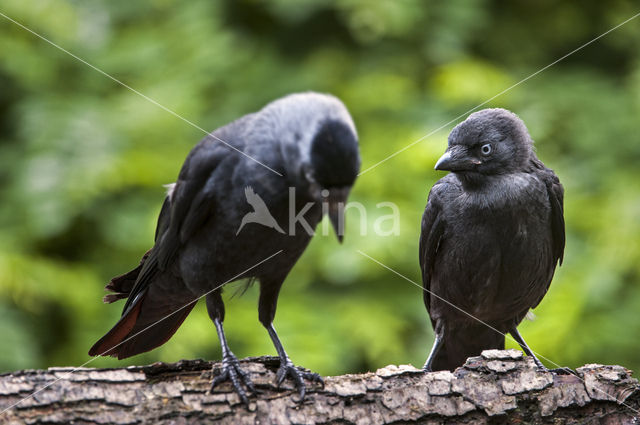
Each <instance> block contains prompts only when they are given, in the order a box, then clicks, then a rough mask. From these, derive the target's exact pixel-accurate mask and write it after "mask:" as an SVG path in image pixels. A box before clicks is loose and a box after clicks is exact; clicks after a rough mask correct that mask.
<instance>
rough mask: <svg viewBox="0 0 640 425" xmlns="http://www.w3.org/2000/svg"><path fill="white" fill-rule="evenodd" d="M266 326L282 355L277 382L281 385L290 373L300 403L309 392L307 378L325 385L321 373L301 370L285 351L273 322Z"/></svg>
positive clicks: (279, 353) (279, 354)
mask: <svg viewBox="0 0 640 425" xmlns="http://www.w3.org/2000/svg"><path fill="white" fill-rule="evenodd" d="M266 328H267V331H268V332H269V336H270V337H271V341H273V345H274V346H275V347H276V351H277V352H278V356H280V368H278V372H277V373H276V382H277V384H278V387H280V385H281V384H282V382H284V379H285V378H286V377H287V375H288V376H289V377H290V378H291V379H293V382H294V383H295V385H296V388H297V389H298V394H299V396H300V399H299V400H297V402H299V403H300V402H302V401H303V400H304V396H305V394H306V392H307V387H306V385H305V383H304V380H305V379H308V380H309V381H311V382H317V383H319V384H321V385H322V386H323V387H324V381H323V380H322V378H321V377H320V375H318V374H317V373H313V372H307V371H305V370H300V369H298V368H297V367H296V366H295V365H294V364H293V362H292V361H291V359H290V358H289V356H288V355H287V352H286V351H284V347H283V346H282V343H281V342H280V338H279V337H278V334H277V333H276V330H275V328H274V327H273V324H272V323H270V324H269V326H266Z"/></svg>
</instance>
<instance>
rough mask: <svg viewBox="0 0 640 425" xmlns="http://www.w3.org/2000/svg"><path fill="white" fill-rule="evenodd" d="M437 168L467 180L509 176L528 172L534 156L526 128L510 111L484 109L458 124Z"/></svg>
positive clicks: (450, 136)
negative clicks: (523, 170)
mask: <svg viewBox="0 0 640 425" xmlns="http://www.w3.org/2000/svg"><path fill="white" fill-rule="evenodd" d="M448 145H449V146H448V148H447V150H446V151H445V153H444V155H442V157H440V159H439V160H438V162H437V163H436V165H435V169H436V170H443V171H451V172H454V173H456V174H458V175H461V176H463V177H471V178H472V177H474V176H480V175H495V174H508V173H512V172H515V171H518V170H521V169H524V168H525V167H526V165H527V163H528V161H529V159H530V157H531V155H532V154H533V147H532V146H533V141H532V140H531V137H530V136H529V132H528V131H527V128H526V126H525V125H524V123H523V122H522V120H521V119H520V118H518V116H517V115H516V114H514V113H513V112H510V111H507V110H506V109H500V108H495V109H484V110H482V111H478V112H475V113H473V114H471V115H469V117H468V118H467V119H466V120H465V121H463V122H461V123H460V124H458V125H457V126H456V127H455V128H454V129H453V130H452V131H451V134H449V140H448Z"/></svg>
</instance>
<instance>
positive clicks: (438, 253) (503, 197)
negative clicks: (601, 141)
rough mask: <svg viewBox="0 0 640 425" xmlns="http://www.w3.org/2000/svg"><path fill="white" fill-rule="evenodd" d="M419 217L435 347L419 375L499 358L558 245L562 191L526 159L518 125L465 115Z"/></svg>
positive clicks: (487, 115)
mask: <svg viewBox="0 0 640 425" xmlns="http://www.w3.org/2000/svg"><path fill="white" fill-rule="evenodd" d="M435 169H436V170H443V171H450V173H449V174H447V175H446V176H445V177H443V178H441V179H440V180H438V182H436V184H435V185H434V186H433V187H432V188H431V191H430V193H429V197H428V200H427V206H426V208H425V211H424V215H423V217H422V229H421V235H420V266H421V269H422V282H423V287H424V289H425V291H424V303H425V306H426V307H427V311H428V312H429V316H430V318H431V324H432V326H433V329H434V332H435V342H434V344H433V348H432V349H431V353H430V354H429V357H428V359H427V361H426V363H425V365H424V369H425V370H427V371H431V370H453V369H455V368H457V367H459V366H461V365H463V364H464V362H465V360H466V359H467V358H468V357H470V356H477V355H479V354H480V353H481V352H482V350H487V349H504V342H505V337H504V334H506V333H507V332H508V333H510V334H511V335H512V336H513V338H514V339H515V340H516V341H517V342H518V344H520V346H521V347H522V349H523V350H524V351H525V352H526V354H527V355H529V356H531V357H533V359H534V360H535V362H536V364H537V365H538V366H539V367H540V368H544V366H543V365H542V363H541V362H540V360H538V358H537V357H536V356H535V355H534V353H533V352H532V351H531V349H530V348H529V347H528V346H527V344H526V343H525V341H524V339H523V338H522V336H520V334H519V333H518V329H517V326H518V324H519V323H520V322H521V321H522V319H523V318H524V317H525V315H526V314H527V312H528V311H529V309H531V308H534V307H536V306H537V305H538V304H539V303H540V301H541V300H542V298H543V297H544V295H545V293H546V292H547V289H548V288H549V285H550V284H551V279H552V277H553V274H554V271H555V269H556V265H557V264H558V263H560V264H562V258H563V253H564V245H565V231H564V217H563V197H564V189H563V187H562V185H561V184H560V181H559V179H558V177H557V176H556V175H555V174H554V172H553V171H552V170H550V169H549V168H547V167H545V166H544V164H543V163H542V162H541V161H540V160H539V159H538V157H537V156H536V154H535V152H534V150H533V141H532V139H531V137H530V136H529V132H528V131H527V128H526V127H525V125H524V123H523V122H522V120H520V118H518V116H517V115H515V114H514V113H512V112H510V111H507V110H505V109H485V110H482V111H479V112H475V113H473V114H471V115H470V116H469V117H468V118H467V119H466V120H465V121H463V122H462V123H460V124H459V125H458V126H456V127H455V128H454V129H453V130H452V131H451V134H450V135H449V140H448V148H447V150H446V151H445V153H444V155H442V157H441V158H440V159H439V160H438V162H437V163H436V165H435Z"/></svg>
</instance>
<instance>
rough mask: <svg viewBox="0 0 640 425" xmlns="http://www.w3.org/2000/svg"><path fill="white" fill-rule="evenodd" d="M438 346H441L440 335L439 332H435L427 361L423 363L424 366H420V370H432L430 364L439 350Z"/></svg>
mask: <svg viewBox="0 0 640 425" xmlns="http://www.w3.org/2000/svg"><path fill="white" fill-rule="evenodd" d="M440 348H442V337H441V336H440V333H439V332H436V334H435V339H434V341H433V346H432V347H431V352H430V353H429V357H427V361H426V362H425V363H424V366H422V370H424V371H425V372H433V371H432V370H431V365H432V363H433V359H434V358H435V357H436V355H437V354H438V351H440Z"/></svg>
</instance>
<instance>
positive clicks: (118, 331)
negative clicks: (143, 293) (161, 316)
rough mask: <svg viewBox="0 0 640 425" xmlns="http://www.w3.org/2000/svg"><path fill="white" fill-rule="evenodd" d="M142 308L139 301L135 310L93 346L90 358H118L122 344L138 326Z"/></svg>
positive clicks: (128, 313) (130, 311)
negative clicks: (137, 322)
mask: <svg viewBox="0 0 640 425" xmlns="http://www.w3.org/2000/svg"><path fill="white" fill-rule="evenodd" d="M141 308H142V302H140V301H138V302H137V303H136V304H135V305H134V306H133V308H131V309H129V311H128V312H127V314H125V315H124V316H122V317H121V318H120V320H118V323H116V324H115V326H114V327H113V328H111V330H110V331H109V332H107V334H106V335H105V336H103V337H102V338H100V339H99V340H98V342H96V343H95V344H93V347H91V349H90V350H89V355H90V356H114V357H118V358H119V355H118V352H119V348H120V346H119V345H118V344H120V343H121V342H122V341H124V340H126V339H127V337H128V336H129V334H131V330H132V329H133V328H134V326H135V325H136V321H137V320H138V316H139V315H140V310H141Z"/></svg>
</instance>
